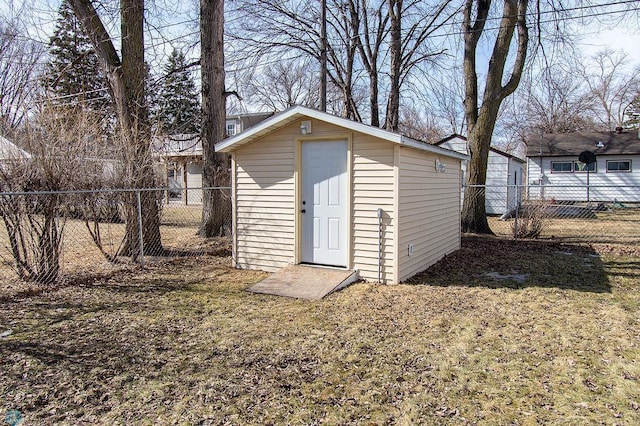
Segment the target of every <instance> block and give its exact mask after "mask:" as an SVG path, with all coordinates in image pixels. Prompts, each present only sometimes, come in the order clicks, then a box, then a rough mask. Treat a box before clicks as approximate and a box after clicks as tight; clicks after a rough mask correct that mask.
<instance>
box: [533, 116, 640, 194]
mask: <svg viewBox="0 0 640 426" xmlns="http://www.w3.org/2000/svg"><path fill="white" fill-rule="evenodd" d="M584 152H591V153H593V154H594V155H595V159H596V161H595V162H594V163H590V164H585V163H583V162H581V161H580V159H579V158H578V157H579V156H580V154H581V153H584ZM527 176H528V184H529V185H530V187H529V197H531V198H545V199H554V200H556V201H594V202H614V201H620V202H639V201H640V196H639V195H638V187H639V186H640V137H639V135H638V131H636V130H633V131H623V129H622V128H620V127H619V128H618V129H617V130H616V131H614V132H584V133H583V132H577V133H558V134H546V135H542V136H534V137H531V138H530V139H529V140H528V142H527Z"/></svg>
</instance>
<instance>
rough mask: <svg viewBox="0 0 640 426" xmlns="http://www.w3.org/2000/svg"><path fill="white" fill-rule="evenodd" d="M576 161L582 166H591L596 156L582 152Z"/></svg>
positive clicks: (588, 152)
mask: <svg viewBox="0 0 640 426" xmlns="http://www.w3.org/2000/svg"><path fill="white" fill-rule="evenodd" d="M578 161H580V162H581V163H584V164H591V163H595V162H596V155H595V154H594V153H593V152H591V151H582V152H581V153H580V155H579V156H578Z"/></svg>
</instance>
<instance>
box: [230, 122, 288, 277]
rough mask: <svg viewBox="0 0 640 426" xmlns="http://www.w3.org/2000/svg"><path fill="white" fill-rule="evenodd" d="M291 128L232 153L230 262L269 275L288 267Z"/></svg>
mask: <svg viewBox="0 0 640 426" xmlns="http://www.w3.org/2000/svg"><path fill="white" fill-rule="evenodd" d="M298 132H299V129H298ZM294 138H295V136H294V129H292V128H290V127H287V128H285V129H283V130H282V131H280V132H277V133H274V134H271V135H267V136H266V137H264V138H263V139H261V140H260V141H257V142H255V143H252V144H250V145H247V146H244V147H241V148H239V149H238V150H237V151H236V152H235V161H234V163H235V176H234V179H235V194H234V197H235V200H234V202H235V207H236V208H235V214H236V217H235V223H236V229H235V233H236V235H235V238H236V240H235V241H236V248H235V263H236V266H238V267H240V268H243V269H260V270H264V271H269V272H273V271H276V270H278V269H279V268H282V267H284V266H286V265H288V264H291V263H293V262H294V256H295V250H294V247H295V245H294V235H295V204H294V199H295V184H294V140H295V139H294Z"/></svg>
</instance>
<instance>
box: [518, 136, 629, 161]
mask: <svg viewBox="0 0 640 426" xmlns="http://www.w3.org/2000/svg"><path fill="white" fill-rule="evenodd" d="M599 142H602V144H599ZM541 151H542V152H541ZM583 151H591V152H593V153H594V154H596V155H630V154H640V138H639V137H638V131H636V130H630V131H628V132H627V131H624V132H622V133H616V132H578V133H557V134H546V135H543V136H542V140H541V139H540V136H539V135H538V136H536V135H533V136H530V137H529V138H528V140H527V157H537V156H539V155H540V154H541V153H542V155H543V156H545V157H553V156H573V155H576V156H577V155H580V153H581V152H583Z"/></svg>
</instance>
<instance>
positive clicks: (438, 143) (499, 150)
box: [433, 133, 524, 163]
mask: <svg viewBox="0 0 640 426" xmlns="http://www.w3.org/2000/svg"><path fill="white" fill-rule="evenodd" d="M456 138H459V139H462V140H463V141H465V142H466V141H467V137H466V136H462V135H459V134H457V133H453V134H451V135H449V136H447V137H446V138H444V139H440V140H439V141H437V142H434V143H433V144H434V145H436V146H440V145H442V144H443V143H445V142H448V141H450V140H452V139H456ZM489 149H490V150H491V151H493V152H495V153H496V154H500V155H502V156H503V157H507V158H513V159H514V160H516V161H519V162H520V163H524V160H523V159H522V158H518V157H516V156H515V155H512V154H509V153H507V152H504V151H502V150H501V149H498V148H495V147H493V146H490V147H489Z"/></svg>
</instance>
